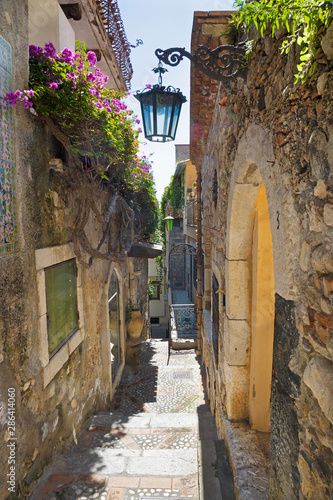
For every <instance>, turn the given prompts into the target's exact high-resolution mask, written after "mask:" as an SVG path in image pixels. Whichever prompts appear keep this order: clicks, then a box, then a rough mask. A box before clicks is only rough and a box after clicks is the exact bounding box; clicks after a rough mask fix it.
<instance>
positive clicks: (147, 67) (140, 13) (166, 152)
mask: <svg viewBox="0 0 333 500" xmlns="http://www.w3.org/2000/svg"><path fill="white" fill-rule="evenodd" d="M232 5H233V0H168V1H166V2H160V1H159V0H139V1H138V0H118V7H119V10H120V14H121V17H122V20H123V24H124V27H125V31H126V35H127V38H128V41H129V42H130V44H131V45H135V44H136V40H137V39H141V40H142V41H143V45H139V46H138V47H136V48H132V51H131V55H130V59H131V63H132V66H133V77H132V81H131V90H130V92H131V94H130V96H129V98H128V99H127V105H128V107H129V108H130V109H133V111H134V113H135V114H136V115H138V118H139V119H140V120H141V111H140V104H139V102H138V101H137V100H136V99H135V98H134V96H133V94H135V91H137V90H142V89H143V88H144V87H145V85H146V84H151V85H153V84H155V83H157V75H155V73H153V72H152V69H153V68H155V67H156V66H157V63H158V59H157V57H156V56H155V50H156V49H157V48H160V49H163V50H165V49H167V48H170V47H185V49H186V50H187V51H190V48H191V32H192V24H193V12H194V11H224V10H227V11H230V10H232ZM165 67H166V69H167V70H168V72H167V73H165V74H164V75H163V85H165V86H168V85H172V86H173V87H175V88H179V89H180V90H181V92H182V93H183V95H185V96H186V98H187V102H186V103H185V104H183V107H182V111H181V116H180V119H179V123H178V129H177V134H176V139H175V141H170V142H168V143H160V144H159V143H156V142H150V141H147V140H146V139H145V137H144V135H143V133H142V134H140V137H139V140H140V142H141V145H140V153H141V155H142V156H143V155H145V156H147V157H149V159H150V160H151V161H152V162H153V163H152V166H153V174H154V178H155V183H156V190H157V198H158V199H159V200H161V197H162V194H163V191H164V188H165V187H166V186H167V185H168V184H169V182H170V179H171V176H172V175H173V173H174V170H175V145H176V144H189V132H190V130H189V113H190V106H189V98H190V61H189V60H188V59H186V58H184V59H183V60H182V61H181V62H180V64H179V65H178V66H176V67H174V68H172V67H171V66H165ZM142 128H143V127H142Z"/></svg>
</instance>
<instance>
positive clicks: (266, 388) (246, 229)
mask: <svg viewBox="0 0 333 500" xmlns="http://www.w3.org/2000/svg"><path fill="white" fill-rule="evenodd" d="M274 286H275V284H274V266H273V244H272V233H271V228H270V219H269V209H268V202H267V196H266V190H265V187H264V183H263V180H262V178H261V175H260V171H259V168H258V166H257V165H256V164H255V163H254V162H245V163H244V164H243V165H242V167H241V168H240V170H239V173H238V176H237V180H236V182H235V184H234V190H233V193H232V199H231V204H230V215H229V227H228V240H227V260H226V301H227V303H226V309H227V317H226V321H225V330H226V335H225V341H226V348H225V352H226V360H227V365H226V366H227V368H226V382H227V383H226V395H227V412H228V417H229V419H234V420H244V419H247V420H248V421H249V423H250V425H251V427H252V428H253V429H254V430H258V431H263V432H269V431H270V397H271V380H272V363H273V339H274V303H275V289H274Z"/></svg>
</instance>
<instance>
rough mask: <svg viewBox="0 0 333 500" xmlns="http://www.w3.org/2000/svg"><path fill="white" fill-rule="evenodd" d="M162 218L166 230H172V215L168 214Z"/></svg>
mask: <svg viewBox="0 0 333 500" xmlns="http://www.w3.org/2000/svg"><path fill="white" fill-rule="evenodd" d="M164 220H165V224H166V227H167V231H172V227H173V221H174V217H172V215H168V217H165V218H164Z"/></svg>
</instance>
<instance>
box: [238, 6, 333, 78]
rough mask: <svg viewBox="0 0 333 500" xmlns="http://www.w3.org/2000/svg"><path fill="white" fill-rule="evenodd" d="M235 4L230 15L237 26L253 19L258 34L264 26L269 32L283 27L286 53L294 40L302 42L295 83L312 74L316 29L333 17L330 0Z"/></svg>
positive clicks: (246, 24) (316, 47)
mask: <svg viewBox="0 0 333 500" xmlns="http://www.w3.org/2000/svg"><path fill="white" fill-rule="evenodd" d="M234 5H235V7H236V8H238V10H237V12H236V13H235V14H234V15H233V20H234V22H235V23H236V26H237V27H240V26H241V27H243V28H245V29H246V30H247V31H249V29H250V27H251V25H252V23H254V25H255V27H256V29H257V30H258V31H260V34H261V36H264V31H265V30H266V29H270V31H271V35H272V36H274V33H275V31H276V30H278V29H285V30H286V33H287V34H288V35H287V39H286V40H284V41H283V43H282V47H281V51H282V53H286V54H287V53H288V52H289V50H290V48H291V47H292V45H293V44H295V43H297V44H298V45H300V46H301V53H300V62H299V64H298V66H297V70H298V73H297V74H296V75H295V78H296V83H297V82H298V81H301V82H302V83H304V82H305V81H306V80H307V78H308V77H310V76H311V75H312V74H313V72H314V70H315V68H316V63H315V55H316V52H317V49H318V44H319V39H318V32H319V29H320V27H321V26H325V27H328V26H329V24H330V23H331V21H332V19H333V10H332V8H333V1H332V0H330V1H327V2H323V1H322V0H251V1H249V0H235V4H234Z"/></svg>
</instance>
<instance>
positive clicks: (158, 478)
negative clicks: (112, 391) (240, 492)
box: [31, 341, 228, 500]
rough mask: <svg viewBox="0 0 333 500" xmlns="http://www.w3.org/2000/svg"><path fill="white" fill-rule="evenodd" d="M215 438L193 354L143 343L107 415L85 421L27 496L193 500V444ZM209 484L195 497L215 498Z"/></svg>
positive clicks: (195, 449)
mask: <svg viewBox="0 0 333 500" xmlns="http://www.w3.org/2000/svg"><path fill="white" fill-rule="evenodd" d="M216 439H217V436H216V428H215V425H214V421H213V418H212V416H211V414H210V412H209V410H208V407H207V404H206V403H205V399H204V391H203V386H202V381H201V376H200V367H199V364H198V362H197V360H196V357H195V353H194V351H176V352H171V353H170V356H169V347H168V343H167V342H165V341H147V342H146V343H145V344H144V345H143V347H142V352H141V357H140V365H139V366H138V367H136V368H129V367H125V369H124V372H123V376H122V379H121V382H120V385H119V387H118V390H117V392H116V395H115V398H114V399H113V402H112V406H111V408H110V410H109V411H106V412H100V413H97V414H96V415H94V416H93V417H92V419H91V420H90V422H89V424H88V425H87V427H86V428H85V429H84V431H83V432H82V434H81V436H80V438H79V441H78V444H77V445H76V446H73V448H72V450H71V451H70V453H66V454H63V455H61V456H60V457H59V458H58V460H57V461H56V462H55V463H54V464H53V465H52V467H51V468H50V469H49V471H48V472H47V474H46V475H45V476H44V477H43V478H42V481H41V483H40V485H39V488H38V489H37V490H36V492H35V493H34V494H33V495H32V497H31V499H32V500H57V499H64V500H67V499H80V500H88V499H89V500H90V499H99V500H148V499H155V500H162V499H167V498H170V499H174V500H190V499H191V500H199V481H198V479H199V476H200V471H199V470H198V449H199V448H198V447H200V443H201V442H204V441H207V442H211V443H212V442H214V440H216ZM209 461H210V458H209ZM213 461H214V457H213V458H212V459H211V462H213ZM215 462H216V460H215ZM210 465H211V467H210V469H211V470H212V474H211V475H212V476H214V477H213V479H212V480H211V479H209V477H208V476H209V474H208V476H207V477H208V479H209V482H210V483H214V481H217V479H216V477H215V476H216V471H215V474H214V470H213V465H212V463H211V464H210ZM215 487H217V490H216V491H215V493H213V496H207V495H205V496H204V497H203V496H202V495H201V497H200V498H201V500H219V499H220V498H221V497H220V490H219V486H218V485H217V484H215ZM201 489H202V486H201ZM209 495H210V494H209ZM223 498H224V497H223ZM227 500H228V499H227Z"/></svg>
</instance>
